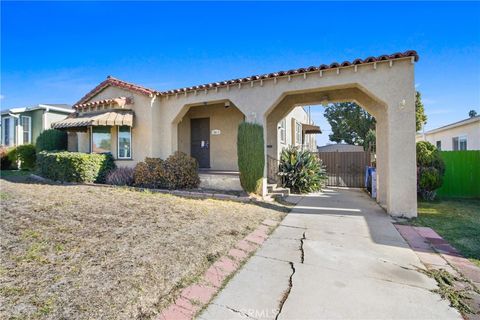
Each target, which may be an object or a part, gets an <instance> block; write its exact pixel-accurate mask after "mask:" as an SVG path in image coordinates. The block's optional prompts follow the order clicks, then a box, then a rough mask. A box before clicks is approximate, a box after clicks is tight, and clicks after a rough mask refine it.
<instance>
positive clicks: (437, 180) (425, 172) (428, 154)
mask: <svg viewBox="0 0 480 320" xmlns="http://www.w3.org/2000/svg"><path fill="white" fill-rule="evenodd" d="M444 174H445V163H444V162H443V159H442V157H441V155H440V151H438V150H437V148H436V147H435V146H434V145H433V144H431V143H430V142H426V141H419V142H417V193H418V194H419V195H420V196H421V197H422V198H423V199H424V200H434V199H435V196H436V190H437V189H439V188H440V187H441V186H442V184H443V175H444Z"/></svg>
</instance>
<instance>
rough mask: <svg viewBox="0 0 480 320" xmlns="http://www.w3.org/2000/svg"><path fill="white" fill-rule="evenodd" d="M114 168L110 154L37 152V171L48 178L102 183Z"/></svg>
mask: <svg viewBox="0 0 480 320" xmlns="http://www.w3.org/2000/svg"><path fill="white" fill-rule="evenodd" d="M114 168H115V163H114V162H113V158H112V155H111V154H88V153H80V152H66V151H64V152H46V151H41V152H39V153H38V154H37V171H38V173H39V174H40V175H41V176H43V177H45V178H48V179H52V180H56V181H63V182H87V183H89V182H99V183H103V182H104V180H105V177H106V175H107V174H108V172H109V171H110V170H112V169H114Z"/></svg>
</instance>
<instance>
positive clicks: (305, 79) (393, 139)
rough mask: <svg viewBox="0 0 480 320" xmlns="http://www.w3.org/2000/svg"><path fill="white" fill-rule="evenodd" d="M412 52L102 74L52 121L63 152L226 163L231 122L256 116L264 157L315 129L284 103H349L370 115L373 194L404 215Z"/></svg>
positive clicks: (410, 193) (410, 181)
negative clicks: (181, 72) (228, 72)
mask: <svg viewBox="0 0 480 320" xmlns="http://www.w3.org/2000/svg"><path fill="white" fill-rule="evenodd" d="M418 59H419V57H418V54H417V53H416V52H415V51H413V50H411V51H406V52H403V53H394V54H391V55H381V56H377V57H368V58H366V59H355V60H353V61H345V62H342V63H338V62H333V63H331V64H328V65H326V64H322V65H319V66H311V67H306V68H299V69H293V70H289V71H279V72H272V73H268V74H261V75H254V76H249V77H245V78H238V79H233V80H228V81H220V82H213V83H208V84H204V85H198V86H192V87H186V88H180V89H174V90H169V91H157V90H154V89H148V88H145V87H143V86H140V85H136V84H133V83H128V82H125V81H122V80H119V79H115V78H112V77H108V78H107V79H106V80H105V81H103V82H101V83H100V84H99V85H98V86H96V87H95V88H94V89H92V90H91V91H90V92H88V93H87V94H86V95H85V96H84V97H83V98H81V99H80V100H79V101H78V102H77V103H76V104H75V105H74V108H75V110H76V112H75V113H74V114H72V115H71V116H69V117H68V118H67V119H65V120H62V121H58V122H56V123H54V124H53V127H54V128H57V129H62V130H67V131H68V135H69V150H72V151H82V152H103V151H111V152H112V154H113V155H114V156H115V157H116V161H117V165H120V166H122V165H124V166H133V165H135V163H137V162H139V161H143V160H144V159H145V158H146V157H159V158H164V159H165V158H167V157H168V156H169V155H171V154H172V153H173V152H175V151H177V150H179V151H183V152H185V153H187V154H190V155H192V156H194V157H195V158H197V159H198V160H199V163H200V166H201V167H207V168H210V169H211V170H217V171H222V170H225V171H235V170H237V154H236V139H237V128H238V124H239V123H240V122H242V121H248V122H255V123H259V124H261V125H262V126H263V128H264V138H265V154H266V160H267V159H268V158H273V159H278V157H279V154H280V152H281V150H282V148H283V147H284V145H286V144H288V143H294V144H299V143H300V142H299V140H300V137H301V136H302V134H304V135H303V136H305V135H308V133H316V132H319V128H318V127H315V126H314V125H312V124H311V123H308V122H307V123H305V122H304V121H305V120H302V119H300V121H298V120H299V119H297V118H296V117H295V116H293V118H294V119H297V120H295V121H297V122H298V125H297V124H296V123H297V122H295V125H294V123H293V121H291V122H290V123H289V121H288V119H287V120H285V126H284V125H283V124H282V121H283V119H285V118H286V117H287V116H288V115H289V114H290V113H291V112H292V110H295V109H296V108H297V107H301V106H307V105H317V104H325V103H331V102H346V101H353V102H356V103H357V104H359V105H360V106H362V107H363V108H365V110H367V111H368V112H369V113H370V114H372V115H373V116H374V117H375V118H376V120H377V123H376V126H377V128H376V131H377V143H376V146H377V159H378V161H377V175H378V187H379V189H378V198H377V200H378V201H379V203H380V204H381V205H382V206H384V207H385V208H386V209H387V211H388V212H389V213H390V214H392V215H396V216H408V217H412V216H415V215H416V210H417V205H416V162H415V87H414V64H415V62H416V61H418ZM300 112H301V111H300ZM293 125H294V126H293ZM289 126H290V127H291V129H290V133H288V132H287V130H289V129H288V127H289ZM284 127H285V130H284V129H283V128H284ZM292 128H294V129H295V130H293V129H292ZM300 130H301V131H302V134H300ZM284 132H285V133H284ZM294 133H295V134H294ZM284 136H285V139H284V138H283V137H284ZM288 139H292V141H288ZM282 141H285V143H282ZM304 141H305V140H304V138H302V142H301V143H302V144H304ZM265 163H266V165H265V168H264V178H263V179H264V180H263V182H264V183H263V191H262V193H263V194H266V193H267V187H266V186H267V175H268V173H269V172H272V170H268V168H267V167H268V166H269V165H271V163H273V162H271V161H265Z"/></svg>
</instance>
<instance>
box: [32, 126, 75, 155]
mask: <svg viewBox="0 0 480 320" xmlns="http://www.w3.org/2000/svg"><path fill="white" fill-rule="evenodd" d="M67 142H68V140H67V133H66V132H64V131H60V130H56V129H48V130H45V131H43V132H42V133H40V135H39V136H38V138H37V142H36V144H35V147H36V149H37V152H40V151H63V150H67Z"/></svg>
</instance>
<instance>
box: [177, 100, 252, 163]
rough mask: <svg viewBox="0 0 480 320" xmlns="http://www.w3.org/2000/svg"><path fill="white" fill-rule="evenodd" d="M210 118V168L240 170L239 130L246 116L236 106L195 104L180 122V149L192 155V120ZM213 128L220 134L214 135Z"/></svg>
mask: <svg viewBox="0 0 480 320" xmlns="http://www.w3.org/2000/svg"><path fill="white" fill-rule="evenodd" d="M195 118H209V119H210V168H211V169H212V170H234V171H237V170H238V164H237V132H238V125H239V124H240V123H241V122H242V121H243V120H244V118H245V116H244V115H243V114H242V113H241V112H240V111H239V110H238V109H237V108H236V107H235V106H232V105H231V106H230V107H228V108H225V104H224V103H223V104H222V103H221V104H214V105H207V106H194V107H192V108H190V110H189V111H188V112H187V113H186V114H185V116H184V117H183V118H182V120H181V121H180V122H179V123H178V150H180V151H182V152H185V153H186V154H188V155H190V140H191V131H190V120H191V119H195ZM212 130H220V134H218V135H212Z"/></svg>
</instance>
